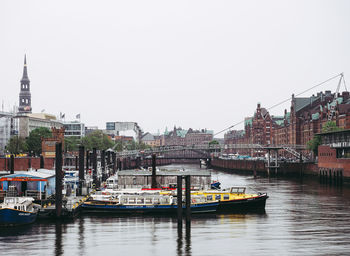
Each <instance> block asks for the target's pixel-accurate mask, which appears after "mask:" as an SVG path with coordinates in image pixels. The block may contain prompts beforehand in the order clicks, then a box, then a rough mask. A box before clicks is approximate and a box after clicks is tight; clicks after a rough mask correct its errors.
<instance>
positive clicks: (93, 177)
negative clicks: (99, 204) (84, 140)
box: [92, 148, 98, 188]
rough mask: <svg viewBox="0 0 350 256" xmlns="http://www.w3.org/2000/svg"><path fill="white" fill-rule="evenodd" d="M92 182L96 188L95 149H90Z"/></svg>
mask: <svg viewBox="0 0 350 256" xmlns="http://www.w3.org/2000/svg"><path fill="white" fill-rule="evenodd" d="M92 180H93V183H94V184H95V187H96V188H97V187H98V184H97V150H96V148H93V149H92Z"/></svg>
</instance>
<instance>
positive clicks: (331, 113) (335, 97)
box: [328, 73, 348, 121]
mask: <svg viewBox="0 0 350 256" xmlns="http://www.w3.org/2000/svg"><path fill="white" fill-rule="evenodd" d="M342 81H343V83H344V87H345V91H348V89H347V88H346V84H345V78H344V74H343V73H340V78H339V82H338V86H337V90H336V91H335V94H334V98H333V102H332V103H331V104H330V109H329V115H328V121H332V118H333V115H334V113H335V107H336V106H337V95H338V93H339V89H340V85H341V82H342Z"/></svg>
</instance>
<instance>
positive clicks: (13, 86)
mask: <svg viewBox="0 0 350 256" xmlns="http://www.w3.org/2000/svg"><path fill="white" fill-rule="evenodd" d="M82 3H83V2H81V3H79V2H77V3H71V4H70V5H69V8H67V9H65V6H66V5H67V4H68V2H63V4H62V6H52V5H50V4H48V3H45V2H44V1H36V2H31V3H27V2H25V1H23V2H21V8H17V5H16V4H14V3H10V2H7V3H2V4H1V7H2V8H1V10H0V13H1V16H0V21H1V25H0V26H1V27H2V31H4V40H3V42H2V45H3V49H6V51H5V50H2V51H3V52H2V58H1V60H0V69H1V70H2V71H3V72H2V75H1V76H0V86H1V90H2V91H3V92H5V93H3V95H2V97H0V100H3V101H4V105H5V109H7V108H8V106H9V105H10V106H12V105H13V104H15V103H16V104H17V105H18V94H19V88H20V83H19V81H20V78H21V77H22V71H23V69H22V68H23V56H24V54H27V62H28V73H29V77H30V80H31V93H32V108H33V112H41V110H42V109H46V112H48V113H52V114H56V115H58V114H59V113H60V112H62V113H65V114H66V118H67V120H68V119H74V117H75V116H76V115H77V114H81V121H82V122H84V123H85V124H86V125H87V126H91V125H98V126H99V128H104V126H105V123H106V122H108V121H135V122H138V123H139V124H140V126H141V127H142V128H143V130H144V131H150V132H152V133H155V132H157V131H158V129H160V130H161V131H162V129H165V127H168V129H171V128H172V127H173V126H174V125H176V126H181V127H183V128H185V129H186V128H190V127H192V128H194V129H199V128H207V129H210V130H214V132H215V133H216V132H218V131H220V130H222V129H225V128H227V127H229V126H231V125H232V124H235V123H238V122H240V121H242V120H243V119H244V118H245V117H246V116H251V115H252V114H253V113H254V110H255V107H256V104H257V102H260V103H261V105H262V106H264V107H266V108H268V107H270V106H272V105H273V104H275V103H278V102H280V101H282V100H285V99H287V98H290V97H291V95H292V93H295V94H297V93H299V92H301V91H303V90H305V89H307V88H309V87H311V86H313V85H315V84H318V83H319V82H322V81H324V80H326V79H328V78H330V77H332V76H334V75H336V74H338V73H341V72H344V74H345V79H346V80H348V74H350V70H349V67H350V52H349V50H348V47H347V45H349V41H350V40H349V36H348V35H347V34H346V33H345V31H349V26H350V25H349V24H350V22H349V17H347V15H346V10H348V9H349V8H348V7H349V3H347V2H346V1H336V2H335V3H333V2H332V4H329V2H327V1H321V2H320V1H314V2H308V3H304V2H297V3H291V2H283V3H280V2H273V1H268V2H265V3H264V4H263V3H259V2H252V3H245V4H238V3H231V2H223V3H221V4H219V5H218V4H217V3H216V4H215V7H216V8H212V7H213V6H214V5H212V4H211V3H210V2H206V1H201V2H200V3H199V2H192V3H185V2H178V3H177V4H176V5H171V4H169V3H168V4H167V3H162V2H149V3H148V4H145V3H142V2H139V3H138V4H137V5H136V7H135V6H134V5H131V4H130V3H121V2H117V3H114V2H108V1H107V2H106V5H104V6H101V5H96V4H94V3H92V2H88V1H87V2H86V1H84V8H80V7H81V4H82ZM277 8H278V9H279V11H278V12H275V11H274V10H275V9H277ZM102 10H103V12H102ZM130 10H133V11H132V12H131V11H130ZM194 10H196V11H195V12H194ZM124 11H125V13H128V15H126V14H124V13H123V12H124ZM28 13H30V14H31V15H27V14H28ZM41 19H43V20H45V24H43V23H41V22H40V20H41ZM275 20H278V21H279V22H278V23H276V22H275ZM336 86H337V81H332V82H330V83H328V84H325V86H324V87H320V88H317V89H315V90H314V91H310V92H309V93H307V94H306V95H305V97H308V96H310V95H312V94H315V93H317V92H319V91H325V90H332V91H335V89H336ZM289 106H290V102H287V103H286V104H285V105H283V106H282V105H281V106H280V107H278V108H276V109H274V110H272V111H271V114H272V115H282V114H283V110H284V108H287V110H288V108H289ZM237 128H238V129H239V128H242V127H237ZM220 137H223V134H221V135H220Z"/></svg>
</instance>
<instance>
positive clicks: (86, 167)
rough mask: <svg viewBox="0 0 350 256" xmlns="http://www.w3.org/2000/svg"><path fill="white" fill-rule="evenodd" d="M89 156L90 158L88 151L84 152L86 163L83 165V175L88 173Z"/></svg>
mask: <svg viewBox="0 0 350 256" xmlns="http://www.w3.org/2000/svg"><path fill="white" fill-rule="evenodd" d="M89 156H90V152H89V150H86V163H85V169H86V171H85V174H88V173H89Z"/></svg>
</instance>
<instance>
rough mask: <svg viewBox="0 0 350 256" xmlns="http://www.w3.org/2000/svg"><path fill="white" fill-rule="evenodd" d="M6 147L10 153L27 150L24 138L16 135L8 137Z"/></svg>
mask: <svg viewBox="0 0 350 256" xmlns="http://www.w3.org/2000/svg"><path fill="white" fill-rule="evenodd" d="M6 149H7V151H8V152H9V153H11V154H19V153H24V152H27V149H28V147H27V143H26V140H25V139H24V138H20V137H18V136H13V137H11V138H10V140H9V141H8V143H7V145H6Z"/></svg>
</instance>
